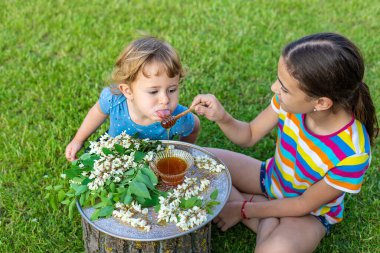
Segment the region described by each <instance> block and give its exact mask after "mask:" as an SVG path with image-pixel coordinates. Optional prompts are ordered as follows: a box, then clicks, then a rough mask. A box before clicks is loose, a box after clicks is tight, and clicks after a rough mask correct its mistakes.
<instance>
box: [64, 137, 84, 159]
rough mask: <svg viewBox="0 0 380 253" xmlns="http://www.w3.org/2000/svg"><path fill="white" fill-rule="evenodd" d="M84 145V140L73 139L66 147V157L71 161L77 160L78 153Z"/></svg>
mask: <svg viewBox="0 0 380 253" xmlns="http://www.w3.org/2000/svg"><path fill="white" fill-rule="evenodd" d="M82 146H83V142H81V141H77V140H72V141H71V142H70V143H69V145H67V147H66V151H65V155H66V159H67V160H68V161H69V162H72V161H75V160H77V159H78V158H77V156H76V154H77V153H78V151H79V150H80V149H81V148H82Z"/></svg>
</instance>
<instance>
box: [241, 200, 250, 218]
mask: <svg viewBox="0 0 380 253" xmlns="http://www.w3.org/2000/svg"><path fill="white" fill-rule="evenodd" d="M246 203H247V200H244V202H243V205H242V206H241V209H240V216H241V218H242V219H248V217H247V215H245V209H244V207H245V204H246Z"/></svg>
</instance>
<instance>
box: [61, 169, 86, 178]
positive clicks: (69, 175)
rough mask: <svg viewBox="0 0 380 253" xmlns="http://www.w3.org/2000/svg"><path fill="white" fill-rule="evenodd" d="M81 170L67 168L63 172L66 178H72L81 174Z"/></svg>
mask: <svg viewBox="0 0 380 253" xmlns="http://www.w3.org/2000/svg"><path fill="white" fill-rule="evenodd" d="M82 171H83V170H81V169H68V170H64V171H63V173H64V174H66V177H67V178H68V179H72V178H74V177H77V176H79V175H81V173H82Z"/></svg>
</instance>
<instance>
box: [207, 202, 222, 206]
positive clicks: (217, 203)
mask: <svg viewBox="0 0 380 253" xmlns="http://www.w3.org/2000/svg"><path fill="white" fill-rule="evenodd" d="M219 204H220V202H219V201H209V202H207V205H208V206H217V205H219Z"/></svg>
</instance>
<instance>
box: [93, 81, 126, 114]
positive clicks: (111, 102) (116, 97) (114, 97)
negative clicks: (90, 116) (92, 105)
mask: <svg viewBox="0 0 380 253" xmlns="http://www.w3.org/2000/svg"><path fill="white" fill-rule="evenodd" d="M125 100H126V98H125V96H124V95H123V94H121V93H120V94H117V93H115V92H113V91H112V89H111V88H110V87H106V88H104V89H103V90H102V92H101V93H100V97H99V105H100V109H101V110H102V111H103V112H104V113H105V114H109V112H110V110H111V109H112V108H113V107H115V106H117V105H119V104H121V103H123V102H124V101H125Z"/></svg>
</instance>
